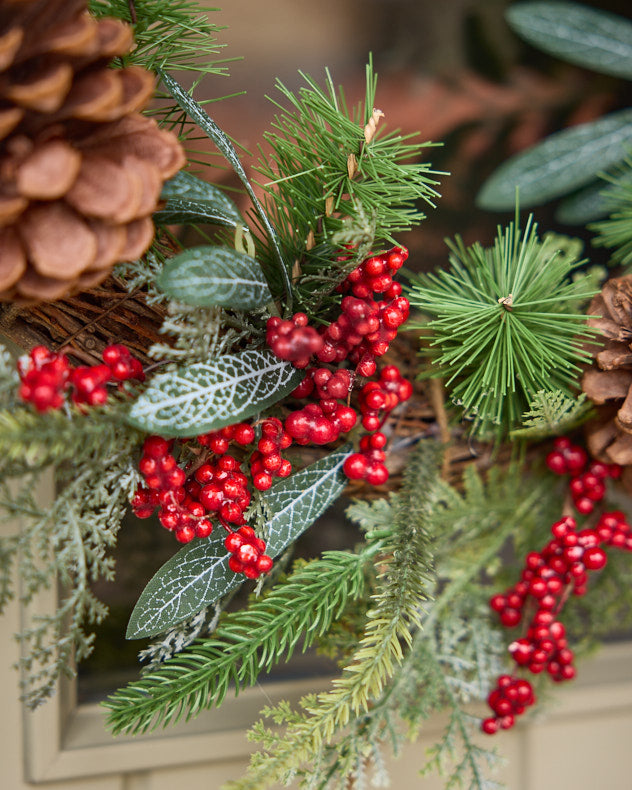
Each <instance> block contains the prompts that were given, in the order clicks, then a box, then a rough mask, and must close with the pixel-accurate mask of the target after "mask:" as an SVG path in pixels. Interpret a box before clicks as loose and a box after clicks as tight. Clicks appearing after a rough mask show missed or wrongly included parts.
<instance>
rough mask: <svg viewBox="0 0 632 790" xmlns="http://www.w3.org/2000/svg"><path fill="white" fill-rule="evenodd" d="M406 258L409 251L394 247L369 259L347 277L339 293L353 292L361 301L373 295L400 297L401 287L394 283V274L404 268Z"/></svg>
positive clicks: (339, 288)
mask: <svg viewBox="0 0 632 790" xmlns="http://www.w3.org/2000/svg"><path fill="white" fill-rule="evenodd" d="M406 258H408V250H407V249H405V248H404V247H393V249H391V250H389V251H388V252H385V253H383V254H382V255H374V256H372V257H371V258H367V259H366V260H364V261H362V263H361V264H360V265H359V266H358V267H357V269H354V270H353V271H352V272H351V273H350V274H349V275H347V278H346V279H345V281H344V282H343V283H342V285H340V286H338V291H340V292H341V293H347V292H349V291H351V293H352V294H353V295H354V296H357V297H359V298H360V299H366V298H367V297H368V296H371V294H384V295H385V297H386V298H387V299H388V298H391V299H392V298H393V297H394V296H399V295H400V294H401V292H402V291H401V286H400V285H399V283H394V282H393V274H394V272H396V271H397V270H398V269H401V268H402V266H403V265H404V262H405V261H406ZM393 286H395V289H394V290H393ZM398 289H399V290H398Z"/></svg>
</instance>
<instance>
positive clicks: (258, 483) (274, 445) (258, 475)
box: [250, 417, 292, 491]
mask: <svg viewBox="0 0 632 790" xmlns="http://www.w3.org/2000/svg"><path fill="white" fill-rule="evenodd" d="M291 444H292V437H291V436H290V434H289V433H287V431H285V430H283V423H282V422H281V420H279V419H277V418H276V417H269V418H268V419H267V420H264V421H263V422H262V423H261V439H259V441H258V443H257V449H256V450H255V452H254V453H253V454H252V456H251V458H250V473H251V475H252V484H253V486H254V487H255V488H256V489H257V490H258V491H267V490H268V489H269V488H270V486H271V485H272V481H273V478H274V477H289V476H290V474H291V473H292V464H291V463H290V462H289V461H288V460H287V458H282V457H281V450H285V449H287V448H288V447H289V446H290V445H291Z"/></svg>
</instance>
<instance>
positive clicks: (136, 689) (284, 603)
mask: <svg viewBox="0 0 632 790" xmlns="http://www.w3.org/2000/svg"><path fill="white" fill-rule="evenodd" d="M376 551H377V548H376V547H375V546H371V547H368V548H365V549H364V550H363V551H361V552H360V553H359V554H353V553H351V552H341V551H330V552H324V554H323V557H322V559H319V560H313V561H312V562H309V563H307V564H305V565H302V566H300V567H299V568H298V569H297V570H295V572H294V573H293V574H292V575H291V576H289V577H288V579H287V580H286V581H285V582H283V583H281V584H279V585H277V586H276V587H274V588H273V589H272V590H271V591H270V592H269V593H268V594H267V595H266V596H265V597H263V598H261V599H259V600H257V601H254V602H253V603H251V605H250V607H249V608H248V609H246V610H244V611H239V612H234V613H232V614H227V615H225V616H224V618H223V619H222V621H221V622H220V625H219V627H218V628H217V630H216V632H215V633H214V634H213V636H212V638H210V639H206V640H198V641H196V642H194V643H193V644H192V645H191V646H190V647H188V648H186V649H185V650H183V651H182V652H181V653H179V654H178V655H176V656H175V657H174V658H172V659H170V660H168V661H166V662H165V663H164V664H163V665H162V666H161V667H160V668H159V669H156V670H154V671H152V672H147V673H145V674H144V675H143V677H142V678H141V679H140V680H138V681H135V682H133V683H130V684H129V686H126V687H125V688H122V689H119V690H118V691H117V692H116V693H115V694H114V695H112V696H111V697H110V698H109V700H107V701H106V702H105V703H104V704H105V706H106V707H107V708H109V710H110V714H109V722H110V725H111V726H112V729H113V731H114V732H115V733H119V732H131V733H137V732H146V731H147V730H149V729H152V728H154V727H156V726H159V725H161V726H167V725H168V724H173V723H174V722H176V721H178V720H179V719H180V718H181V717H182V716H184V717H185V718H187V719H188V718H190V717H191V716H194V715H196V714H197V713H199V711H200V710H202V709H203V708H209V707H211V706H218V705H220V704H221V702H222V700H223V699H224V697H225V695H226V693H227V691H228V688H229V685H230V684H231V683H235V686H236V691H237V692H238V691H239V689H240V688H243V687H245V686H251V685H253V684H254V683H255V682H256V680H257V677H258V675H259V674H260V673H261V672H264V671H268V670H269V669H270V667H271V666H272V665H273V664H275V663H277V662H278V661H279V660H281V659H282V658H283V657H285V658H286V660H287V659H289V657H290V656H291V655H292V653H293V652H294V649H295V647H296V646H297V644H298V643H299V642H302V646H303V649H304V650H305V649H306V648H307V647H309V646H310V645H311V644H312V643H313V641H314V640H315V639H316V637H318V636H319V635H322V634H323V633H324V632H326V631H327V629H328V628H329V627H330V626H331V623H332V621H333V620H335V619H336V617H339V616H340V613H341V612H342V610H343V609H344V607H345V604H346V603H347V600H348V599H350V598H358V597H361V596H362V594H363V591H364V568H365V566H366V565H367V563H369V562H370V560H371V558H372V557H373V555H374V554H375V553H376Z"/></svg>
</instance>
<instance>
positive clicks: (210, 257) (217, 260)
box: [156, 247, 272, 310]
mask: <svg viewBox="0 0 632 790" xmlns="http://www.w3.org/2000/svg"><path fill="white" fill-rule="evenodd" d="M156 285H157V287H158V288H159V289H160V290H161V291H164V293H166V294H168V295H169V296H171V297H172V299H177V300H178V301H179V302H184V303H185V304H191V305H196V306H198V307H211V306H212V305H219V306H220V307H232V308H234V309H235V310H258V309H259V308H261V307H264V306H265V305H266V304H268V303H269V302H270V301H271V300H272V294H271V293H270V289H269V288H268V284H267V283H266V279H265V277H264V274H263V271H262V270H261V267H260V266H259V264H258V263H257V261H256V260H255V259H254V258H251V257H250V256H249V255H246V254H245V253H243V252H238V251H237V250H234V249H232V248H230V247H194V248H192V249H189V250H185V252H183V253H181V254H180V255H176V256H175V257H173V258H170V259H169V260H168V261H167V263H166V264H165V267H164V269H163V270H162V272H161V273H160V274H159V275H158V277H157V278H156Z"/></svg>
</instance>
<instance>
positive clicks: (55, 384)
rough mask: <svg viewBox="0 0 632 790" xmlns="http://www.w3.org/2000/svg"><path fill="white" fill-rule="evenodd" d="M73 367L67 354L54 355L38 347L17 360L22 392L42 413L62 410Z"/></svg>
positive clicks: (27, 400)
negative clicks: (50, 410)
mask: <svg viewBox="0 0 632 790" xmlns="http://www.w3.org/2000/svg"><path fill="white" fill-rule="evenodd" d="M70 372H71V367H70V363H69V362H68V358H67V357H66V356H65V354H55V353H53V352H52V351H49V350H48V349H47V348H45V347H44V346H35V348H33V349H32V350H31V353H30V354H29V355H28V356H24V357H20V359H19V360H18V373H19V374H20V382H21V384H20V389H19V395H20V398H22V400H23V401H25V402H27V403H32V404H33V406H35V408H36V409H37V411H39V412H46V411H48V410H49V409H61V407H62V406H63V405H64V403H65V402H66V398H65V395H64V392H65V390H66V389H67V387H68V385H69V378H70Z"/></svg>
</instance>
